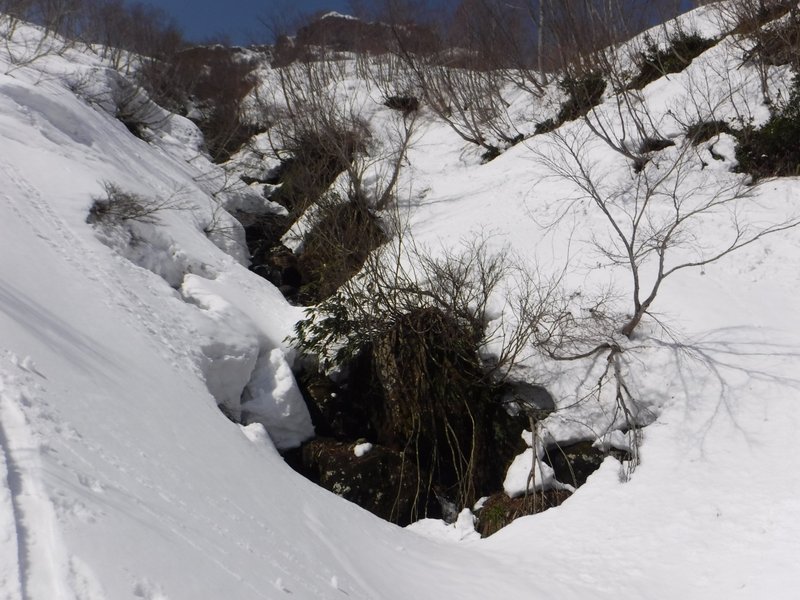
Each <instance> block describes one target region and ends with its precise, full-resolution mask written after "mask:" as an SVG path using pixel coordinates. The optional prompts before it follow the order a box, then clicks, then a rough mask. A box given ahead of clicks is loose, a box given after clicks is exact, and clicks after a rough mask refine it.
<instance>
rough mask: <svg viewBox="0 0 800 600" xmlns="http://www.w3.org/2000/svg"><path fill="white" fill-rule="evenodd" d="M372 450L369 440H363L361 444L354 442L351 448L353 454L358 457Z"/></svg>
mask: <svg viewBox="0 0 800 600" xmlns="http://www.w3.org/2000/svg"><path fill="white" fill-rule="evenodd" d="M370 450H372V444H370V443H369V442H364V443H363V444H356V445H355V447H354V448H353V454H355V455H356V456H357V457H358V458H361V457H362V456H364V455H365V454H366V453H367V452H369V451H370Z"/></svg>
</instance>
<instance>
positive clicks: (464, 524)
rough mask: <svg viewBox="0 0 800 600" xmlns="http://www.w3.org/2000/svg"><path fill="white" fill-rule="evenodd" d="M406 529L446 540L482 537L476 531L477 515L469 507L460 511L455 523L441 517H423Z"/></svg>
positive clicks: (456, 540)
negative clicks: (449, 522) (447, 521)
mask: <svg viewBox="0 0 800 600" xmlns="http://www.w3.org/2000/svg"><path fill="white" fill-rule="evenodd" d="M406 529H407V530H409V531H413V532H414V533H416V534H418V535H421V536H423V537H426V538H430V539H434V540H441V541H444V542H470V541H474V540H479V539H481V534H480V533H478V532H477V531H475V515H473V514H472V511H471V510H470V509H468V508H465V509H464V510H462V511H461V512H460V513H458V518H456V521H455V523H451V524H448V523H446V522H444V521H442V520H441V519H421V520H419V521H417V522H416V523H412V524H411V525H409V526H408V527H406Z"/></svg>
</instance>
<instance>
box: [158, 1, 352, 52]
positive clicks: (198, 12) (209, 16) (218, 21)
mask: <svg viewBox="0 0 800 600" xmlns="http://www.w3.org/2000/svg"><path fill="white" fill-rule="evenodd" d="M143 3H146V4H151V5H153V6H156V7H158V8H160V9H162V10H164V11H165V12H166V13H167V14H168V15H170V16H171V17H173V18H174V19H175V21H176V22H177V23H178V25H179V26H180V27H181V28H182V29H183V31H184V33H185V34H186V37H187V38H189V39H191V40H193V41H203V40H206V39H208V38H211V37H215V36H219V35H226V36H227V37H228V38H230V40H231V41H232V42H233V43H235V44H245V43H248V42H251V41H252V42H265V41H270V38H271V33H270V32H269V30H268V28H267V27H266V26H265V25H263V24H262V22H261V21H265V22H267V23H272V22H273V20H274V19H276V18H277V19H278V22H281V21H286V20H287V19H288V20H289V21H290V22H291V20H292V19H294V18H296V17H297V16H298V15H300V14H307V13H312V12H315V11H317V10H337V11H339V12H348V10H349V8H350V2H349V0H230V1H228V2H225V1H221V0H143Z"/></svg>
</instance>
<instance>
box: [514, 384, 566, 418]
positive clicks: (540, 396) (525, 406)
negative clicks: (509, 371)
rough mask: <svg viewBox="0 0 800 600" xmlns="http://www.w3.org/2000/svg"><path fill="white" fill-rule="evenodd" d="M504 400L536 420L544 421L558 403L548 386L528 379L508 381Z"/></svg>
mask: <svg viewBox="0 0 800 600" xmlns="http://www.w3.org/2000/svg"><path fill="white" fill-rule="evenodd" d="M502 402H503V404H505V405H507V406H513V407H514V408H515V409H518V410H519V411H520V412H522V413H523V414H524V415H526V416H528V417H532V418H533V420H534V421H543V420H544V419H545V418H546V417H547V416H548V415H549V414H550V413H552V412H553V411H554V410H555V409H556V403H555V401H554V400H553V396H552V395H551V394H550V392H548V391H547V388H545V387H543V386H541V385H536V384H533V383H528V382H527V381H513V382H509V383H507V384H506V388H505V392H504V393H503V398H502Z"/></svg>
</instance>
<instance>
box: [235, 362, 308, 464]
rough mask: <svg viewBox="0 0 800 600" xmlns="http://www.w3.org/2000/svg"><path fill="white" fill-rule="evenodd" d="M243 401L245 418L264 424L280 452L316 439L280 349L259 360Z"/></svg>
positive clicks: (301, 397)
mask: <svg viewBox="0 0 800 600" xmlns="http://www.w3.org/2000/svg"><path fill="white" fill-rule="evenodd" d="M242 399H243V403H242V418H243V419H244V420H245V421H250V422H258V423H262V424H263V425H264V427H266V429H267V432H269V435H270V437H271V438H272V441H273V442H274V443H275V446H276V447H277V448H278V450H285V449H287V448H296V447H297V446H299V445H300V444H302V443H303V442H304V441H306V440H307V439H309V438H311V437H313V436H314V426H313V425H312V423H311V415H309V414H308V408H307V407H306V403H305V401H304V400H303V396H302V394H300V390H299V389H298V387H297V383H296V382H295V380H294V375H292V370H291V368H289V363H288V362H286V355H285V354H284V353H283V351H282V350H281V349H279V348H276V349H274V350H272V351H271V352H270V353H269V355H268V356H263V357H260V358H259V360H258V363H257V364H256V368H255V370H254V371H253V376H252V378H251V379H250V383H249V384H248V385H247V387H246V388H245V390H244V394H243V396H242Z"/></svg>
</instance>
